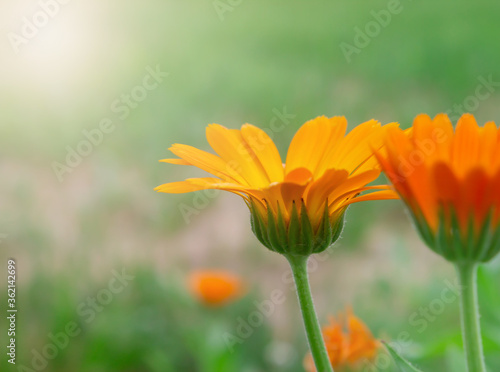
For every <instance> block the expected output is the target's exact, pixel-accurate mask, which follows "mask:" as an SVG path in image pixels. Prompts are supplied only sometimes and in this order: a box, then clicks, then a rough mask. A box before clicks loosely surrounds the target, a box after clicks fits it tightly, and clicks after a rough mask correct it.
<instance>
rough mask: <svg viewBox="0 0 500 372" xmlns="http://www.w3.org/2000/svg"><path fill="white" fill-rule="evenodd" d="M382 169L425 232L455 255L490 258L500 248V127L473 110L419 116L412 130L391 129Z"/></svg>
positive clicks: (453, 258)
mask: <svg viewBox="0 0 500 372" xmlns="http://www.w3.org/2000/svg"><path fill="white" fill-rule="evenodd" d="M377 158H378V160H379V161H380V164H381V166H382V169H383V170H384V172H385V173H386V175H387V176H388V178H389V179H390V180H391V181H392V183H393V185H394V187H395V189H396V190H397V192H398V193H399V194H400V195H401V197H402V199H403V200H404V201H405V202H406V204H407V205H408V206H409V208H410V209H411V211H412V212H413V216H414V219H415V222H416V225H417V227H418V230H419V232H420V234H421V235H422V237H423V239H424V240H425V242H426V243H427V244H428V245H429V246H430V247H431V248H432V249H433V250H435V251H436V252H437V253H439V254H441V255H443V256H444V257H446V258H447V259H449V260H450V261H461V260H464V259H473V260H475V261H483V262H484V261H488V260H490V259H491V258H492V257H493V256H494V255H495V254H496V253H498V251H499V250H500V191H499V190H500V130H499V129H498V128H497V127H496V125H495V123H493V122H488V123H486V125H485V126H484V127H479V126H478V125H477V123H476V120H475V119H474V116H472V115H470V114H465V115H463V116H462V117H461V118H460V119H459V121H458V123H457V127H456V130H455V131H454V130H453V126H452V124H451V122H450V120H449V119H448V116H447V115H445V114H440V115H437V116H436V117H435V118H434V119H433V120H431V118H430V117H429V116H427V115H420V116H417V117H416V118H415V120H414V122H413V129H412V131H411V132H409V135H406V134H405V133H403V131H402V130H400V129H398V128H390V129H389V130H388V131H387V138H386V147H385V149H384V150H383V151H378V152H377Z"/></svg>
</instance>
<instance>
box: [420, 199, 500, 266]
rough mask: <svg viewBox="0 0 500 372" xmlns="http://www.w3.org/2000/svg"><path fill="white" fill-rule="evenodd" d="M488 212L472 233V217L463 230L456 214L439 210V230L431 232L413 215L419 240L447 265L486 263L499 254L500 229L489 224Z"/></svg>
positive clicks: (425, 224)
mask: <svg viewBox="0 0 500 372" xmlns="http://www.w3.org/2000/svg"><path fill="white" fill-rule="evenodd" d="M493 214H494V210H491V211H490V212H489V213H488V215H487V217H486V218H485V220H484V221H483V222H482V225H481V228H480V230H479V231H478V232H476V231H475V225H474V217H473V216H472V215H471V216H470V218H469V220H468V222H467V227H466V228H465V229H463V228H462V226H461V225H460V222H459V219H458V216H457V213H456V212H455V211H454V210H453V209H452V208H450V209H448V210H447V211H445V210H444V208H440V209H439V217H438V228H437V231H436V232H433V231H432V229H431V227H430V226H429V225H428V224H427V222H426V221H425V219H424V218H423V217H420V218H419V217H418V216H416V215H415V214H412V217H413V220H414V221H415V225H416V227H417V230H418V232H419V233H420V236H421V237H422V239H423V240H424V242H425V243H426V244H427V245H428V246H429V248H431V249H432V250H433V251H434V252H436V253H437V254H439V255H440V256H443V257H444V258H446V259H447V260H448V261H450V262H454V263H457V262H471V263H473V262H488V261H490V260H491V259H492V258H493V257H495V256H496V255H497V254H498V253H499V252H500V226H498V227H496V229H495V227H494V226H493V224H492V220H493Z"/></svg>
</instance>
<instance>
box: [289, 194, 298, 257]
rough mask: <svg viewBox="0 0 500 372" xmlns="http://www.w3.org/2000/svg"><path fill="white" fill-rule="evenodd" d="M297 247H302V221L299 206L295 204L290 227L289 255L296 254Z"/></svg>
mask: <svg viewBox="0 0 500 372" xmlns="http://www.w3.org/2000/svg"><path fill="white" fill-rule="evenodd" d="M297 246H300V221H299V213H298V212H297V205H296V204H295V202H293V205H292V214H291V216H290V224H289V225H288V247H287V248H288V249H287V251H288V253H293V254H296V250H297Z"/></svg>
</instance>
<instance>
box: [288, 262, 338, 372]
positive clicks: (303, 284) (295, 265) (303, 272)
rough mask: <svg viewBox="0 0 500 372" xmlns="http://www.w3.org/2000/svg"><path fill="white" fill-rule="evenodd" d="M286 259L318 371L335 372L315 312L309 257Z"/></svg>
mask: <svg viewBox="0 0 500 372" xmlns="http://www.w3.org/2000/svg"><path fill="white" fill-rule="evenodd" d="M286 258H287V259H288V262H289V263H290V266H291V267H292V273H293V278H294V279H295V286H296V288H297V295H298V297H299V304H300V310H301V312H302V318H303V319H304V326H305V329H306V334H307V340H308V341H309V348H310V349H311V353H312V356H313V359H314V364H315V365H316V369H317V370H318V372H333V368H332V365H331V364H330V359H329V358H328V353H327V352H326V347H325V343H324V341H323V335H322V334H321V328H320V326H319V322H318V317H317V316H316V311H315V310H314V303H313V299H312V295H311V288H310V286H309V278H308V276H307V260H308V258H309V257H305V256H293V255H287V256H286Z"/></svg>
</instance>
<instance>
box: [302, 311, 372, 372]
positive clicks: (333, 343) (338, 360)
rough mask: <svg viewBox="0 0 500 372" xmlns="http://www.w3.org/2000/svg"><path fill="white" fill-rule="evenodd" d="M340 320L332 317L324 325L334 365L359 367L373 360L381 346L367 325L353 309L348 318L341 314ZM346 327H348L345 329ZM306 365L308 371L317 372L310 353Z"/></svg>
mask: <svg viewBox="0 0 500 372" xmlns="http://www.w3.org/2000/svg"><path fill="white" fill-rule="evenodd" d="M338 318H339V321H337V320H336V319H335V318H334V317H331V318H330V324H329V325H328V326H325V327H323V339H324V340H325V345H326V350H327V352H328V357H329V359H330V363H331V364H332V367H333V368H334V369H335V371H337V370H340V371H341V370H342V369H344V368H347V367H349V368H351V369H352V368H357V367H359V366H360V365H362V364H363V362H367V361H370V360H373V358H375V356H376V354H377V350H378V348H379V347H380V343H379V341H377V340H376V339H375V338H374V337H373V335H372V334H371V332H370V330H369V329H368V327H366V325H365V324H364V323H363V322H362V321H361V320H360V319H359V318H357V317H356V316H354V314H353V313H352V311H351V310H347V319H345V317H344V315H343V314H339V317H338ZM344 327H346V328H347V329H346V330H344ZM304 367H305V369H306V370H307V371H308V372H316V368H315V366H314V362H313V359H312V357H311V355H310V354H308V355H307V356H306V358H305V359H304Z"/></svg>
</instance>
